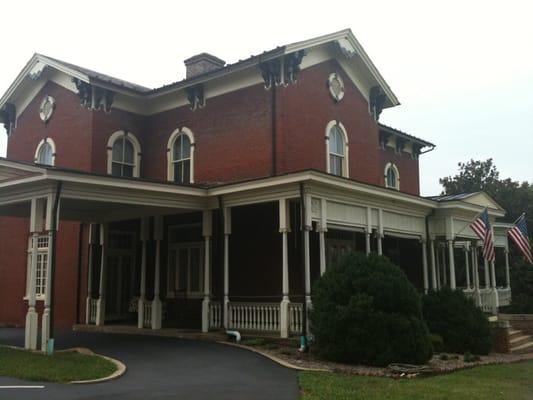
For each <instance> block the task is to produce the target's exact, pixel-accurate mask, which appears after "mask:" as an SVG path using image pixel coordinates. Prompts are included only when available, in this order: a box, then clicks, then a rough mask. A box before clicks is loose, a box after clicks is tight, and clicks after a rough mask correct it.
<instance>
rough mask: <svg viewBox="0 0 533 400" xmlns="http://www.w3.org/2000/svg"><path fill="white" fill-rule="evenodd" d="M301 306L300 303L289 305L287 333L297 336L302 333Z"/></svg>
mask: <svg viewBox="0 0 533 400" xmlns="http://www.w3.org/2000/svg"><path fill="white" fill-rule="evenodd" d="M302 323H303V305H302V303H290V304H289V331H290V333H295V334H299V333H301V332H302Z"/></svg>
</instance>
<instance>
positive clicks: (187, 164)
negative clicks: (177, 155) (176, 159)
mask: <svg viewBox="0 0 533 400" xmlns="http://www.w3.org/2000/svg"><path fill="white" fill-rule="evenodd" d="M182 164H183V181H182V182H183V183H190V181H191V160H187V161H183V162H182Z"/></svg>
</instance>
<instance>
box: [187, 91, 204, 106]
mask: <svg viewBox="0 0 533 400" xmlns="http://www.w3.org/2000/svg"><path fill="white" fill-rule="evenodd" d="M186 91H187V99H188V100H189V105H190V107H191V110H193V111H194V110H196V109H198V108H204V107H205V93H204V85H195V86H191V87H188V88H187V89H186Z"/></svg>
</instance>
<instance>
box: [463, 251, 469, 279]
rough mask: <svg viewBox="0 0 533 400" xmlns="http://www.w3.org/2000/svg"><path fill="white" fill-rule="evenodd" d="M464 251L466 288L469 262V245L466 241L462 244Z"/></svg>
mask: <svg viewBox="0 0 533 400" xmlns="http://www.w3.org/2000/svg"><path fill="white" fill-rule="evenodd" d="M463 250H464V253H465V272H466V288H467V289H470V263H469V257H468V253H469V245H468V243H465V245H464V248H463Z"/></svg>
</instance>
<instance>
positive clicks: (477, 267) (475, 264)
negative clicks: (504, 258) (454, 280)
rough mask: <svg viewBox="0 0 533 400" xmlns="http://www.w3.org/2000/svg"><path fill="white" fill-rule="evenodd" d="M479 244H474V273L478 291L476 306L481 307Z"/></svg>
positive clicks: (475, 285)
mask: <svg viewBox="0 0 533 400" xmlns="http://www.w3.org/2000/svg"><path fill="white" fill-rule="evenodd" d="M477 249H478V246H477V242H473V243H472V268H473V271H474V288H475V291H476V305H477V306H478V307H480V306H481V293H480V291H479V260H478V250H477Z"/></svg>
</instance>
